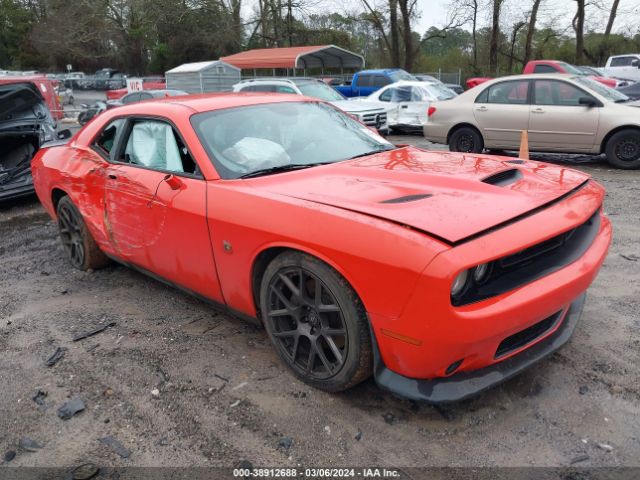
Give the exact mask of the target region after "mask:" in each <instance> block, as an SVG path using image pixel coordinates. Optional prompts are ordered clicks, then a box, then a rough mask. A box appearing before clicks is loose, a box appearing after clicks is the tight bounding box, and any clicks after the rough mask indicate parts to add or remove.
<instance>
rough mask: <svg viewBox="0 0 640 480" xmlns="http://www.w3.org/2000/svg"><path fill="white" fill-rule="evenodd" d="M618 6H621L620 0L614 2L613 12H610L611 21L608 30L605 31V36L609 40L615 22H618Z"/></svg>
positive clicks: (608, 23)
mask: <svg viewBox="0 0 640 480" xmlns="http://www.w3.org/2000/svg"><path fill="white" fill-rule="evenodd" d="M618 5H620V0H613V4H612V5H611V11H610V12H609V21H608V22H607V28H606V29H605V31H604V36H605V37H607V38H608V37H609V35H611V30H612V29H613V22H615V20H616V15H617V14H618Z"/></svg>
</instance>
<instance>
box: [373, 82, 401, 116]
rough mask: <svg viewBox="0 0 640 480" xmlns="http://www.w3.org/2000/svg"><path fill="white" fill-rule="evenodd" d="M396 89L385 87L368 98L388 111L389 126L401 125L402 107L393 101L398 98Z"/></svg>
mask: <svg viewBox="0 0 640 480" xmlns="http://www.w3.org/2000/svg"><path fill="white" fill-rule="evenodd" d="M396 90H397V88H396V87H391V86H389V87H383V88H381V89H380V90H378V91H377V92H374V93H372V94H371V95H370V96H369V97H367V102H368V101H374V102H375V103H377V104H379V105H380V106H381V107H382V108H384V109H385V110H386V111H387V123H388V124H389V126H394V125H399V124H400V105H399V104H398V103H397V102H394V101H393V100H394V99H395V98H398V95H397V94H396Z"/></svg>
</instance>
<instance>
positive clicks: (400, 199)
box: [379, 193, 433, 203]
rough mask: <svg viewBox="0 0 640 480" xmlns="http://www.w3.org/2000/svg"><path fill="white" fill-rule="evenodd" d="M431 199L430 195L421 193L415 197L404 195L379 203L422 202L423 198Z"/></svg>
mask: <svg viewBox="0 0 640 480" xmlns="http://www.w3.org/2000/svg"><path fill="white" fill-rule="evenodd" d="M429 197H433V195H431V194H430V193H422V194H417V195H404V196H402V197H396V198H389V199H387V200H382V201H381V202H379V203H409V202H415V201H416V200H423V199H425V198H429Z"/></svg>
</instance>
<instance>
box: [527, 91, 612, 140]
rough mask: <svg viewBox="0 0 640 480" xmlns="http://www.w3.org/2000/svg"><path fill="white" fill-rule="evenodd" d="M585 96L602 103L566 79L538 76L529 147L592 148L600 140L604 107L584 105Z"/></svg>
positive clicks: (533, 101)
mask: <svg viewBox="0 0 640 480" xmlns="http://www.w3.org/2000/svg"><path fill="white" fill-rule="evenodd" d="M581 99H590V100H591V101H593V102H594V104H597V105H601V103H600V102H599V101H598V100H596V99H595V98H594V97H593V96H592V95H590V94H589V93H587V92H586V91H584V90H582V89H581V88H578V87H577V86H575V85H573V84H571V83H569V82H566V81H564V80H557V79H541V80H535V81H534V88H533V96H532V105H531V107H530V108H531V115H530V116H529V147H530V148H531V149H541V150H546V149H548V150H557V151H588V150H590V149H591V148H592V147H593V145H594V143H595V140H596V135H597V131H598V122H599V119H600V107H599V106H588V105H581V104H580V101H581ZM583 101H584V100H583Z"/></svg>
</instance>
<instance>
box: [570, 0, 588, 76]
mask: <svg viewBox="0 0 640 480" xmlns="http://www.w3.org/2000/svg"><path fill="white" fill-rule="evenodd" d="M574 1H575V2H576V5H577V8H576V14H575V16H574V17H573V22H572V26H573V30H574V31H575V32H576V63H577V64H578V65H580V64H582V63H583V59H584V16H585V0H574Z"/></svg>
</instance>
